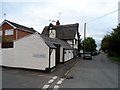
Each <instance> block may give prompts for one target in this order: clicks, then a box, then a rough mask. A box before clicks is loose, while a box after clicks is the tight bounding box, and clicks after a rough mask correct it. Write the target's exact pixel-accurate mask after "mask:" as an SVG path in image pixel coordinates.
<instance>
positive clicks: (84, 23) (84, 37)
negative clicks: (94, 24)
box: [84, 23, 86, 40]
mask: <svg viewBox="0 0 120 90" xmlns="http://www.w3.org/2000/svg"><path fill="white" fill-rule="evenodd" d="M85 38H86V23H84V40H85Z"/></svg>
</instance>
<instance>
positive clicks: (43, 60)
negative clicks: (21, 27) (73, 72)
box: [2, 34, 54, 70]
mask: <svg viewBox="0 0 120 90" xmlns="http://www.w3.org/2000/svg"><path fill="white" fill-rule="evenodd" d="M14 44H15V45H14V46H15V47H14V48H9V49H2V56H3V57H2V61H3V62H2V65H4V66H9V67H17V68H30V69H38V70H45V69H46V68H48V67H49V47H48V46H47V45H46V44H45V43H44V41H43V39H42V38H41V37H40V35H38V34H33V35H30V36H28V37H25V38H22V39H19V40H17V41H16V42H14ZM53 52H54V51H53ZM52 56H54V55H53V54H52ZM51 60H53V59H51ZM53 61H54V60H53ZM52 66H54V64H52Z"/></svg>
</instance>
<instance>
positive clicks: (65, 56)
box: [64, 50, 73, 62]
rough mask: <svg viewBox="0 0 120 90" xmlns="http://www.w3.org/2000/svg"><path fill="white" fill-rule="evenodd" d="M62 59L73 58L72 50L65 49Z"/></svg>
mask: <svg viewBox="0 0 120 90" xmlns="http://www.w3.org/2000/svg"><path fill="white" fill-rule="evenodd" d="M65 52H66V53H65V55H64V61H65V62H66V61H68V60H70V59H72V58H73V53H72V50H65Z"/></svg>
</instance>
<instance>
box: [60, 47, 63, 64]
mask: <svg viewBox="0 0 120 90" xmlns="http://www.w3.org/2000/svg"><path fill="white" fill-rule="evenodd" d="M60 62H63V48H62V47H60Z"/></svg>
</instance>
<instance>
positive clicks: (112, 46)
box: [101, 25, 120, 56]
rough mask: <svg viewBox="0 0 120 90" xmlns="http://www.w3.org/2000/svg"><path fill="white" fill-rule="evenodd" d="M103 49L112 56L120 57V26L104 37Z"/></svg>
mask: <svg viewBox="0 0 120 90" xmlns="http://www.w3.org/2000/svg"><path fill="white" fill-rule="evenodd" d="M101 49H102V50H103V51H107V52H108V54H109V55H110V56H120V25H119V26H117V28H115V29H113V31H112V32H111V33H109V34H107V35H105V36H104V38H103V40H102V42H101Z"/></svg>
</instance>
